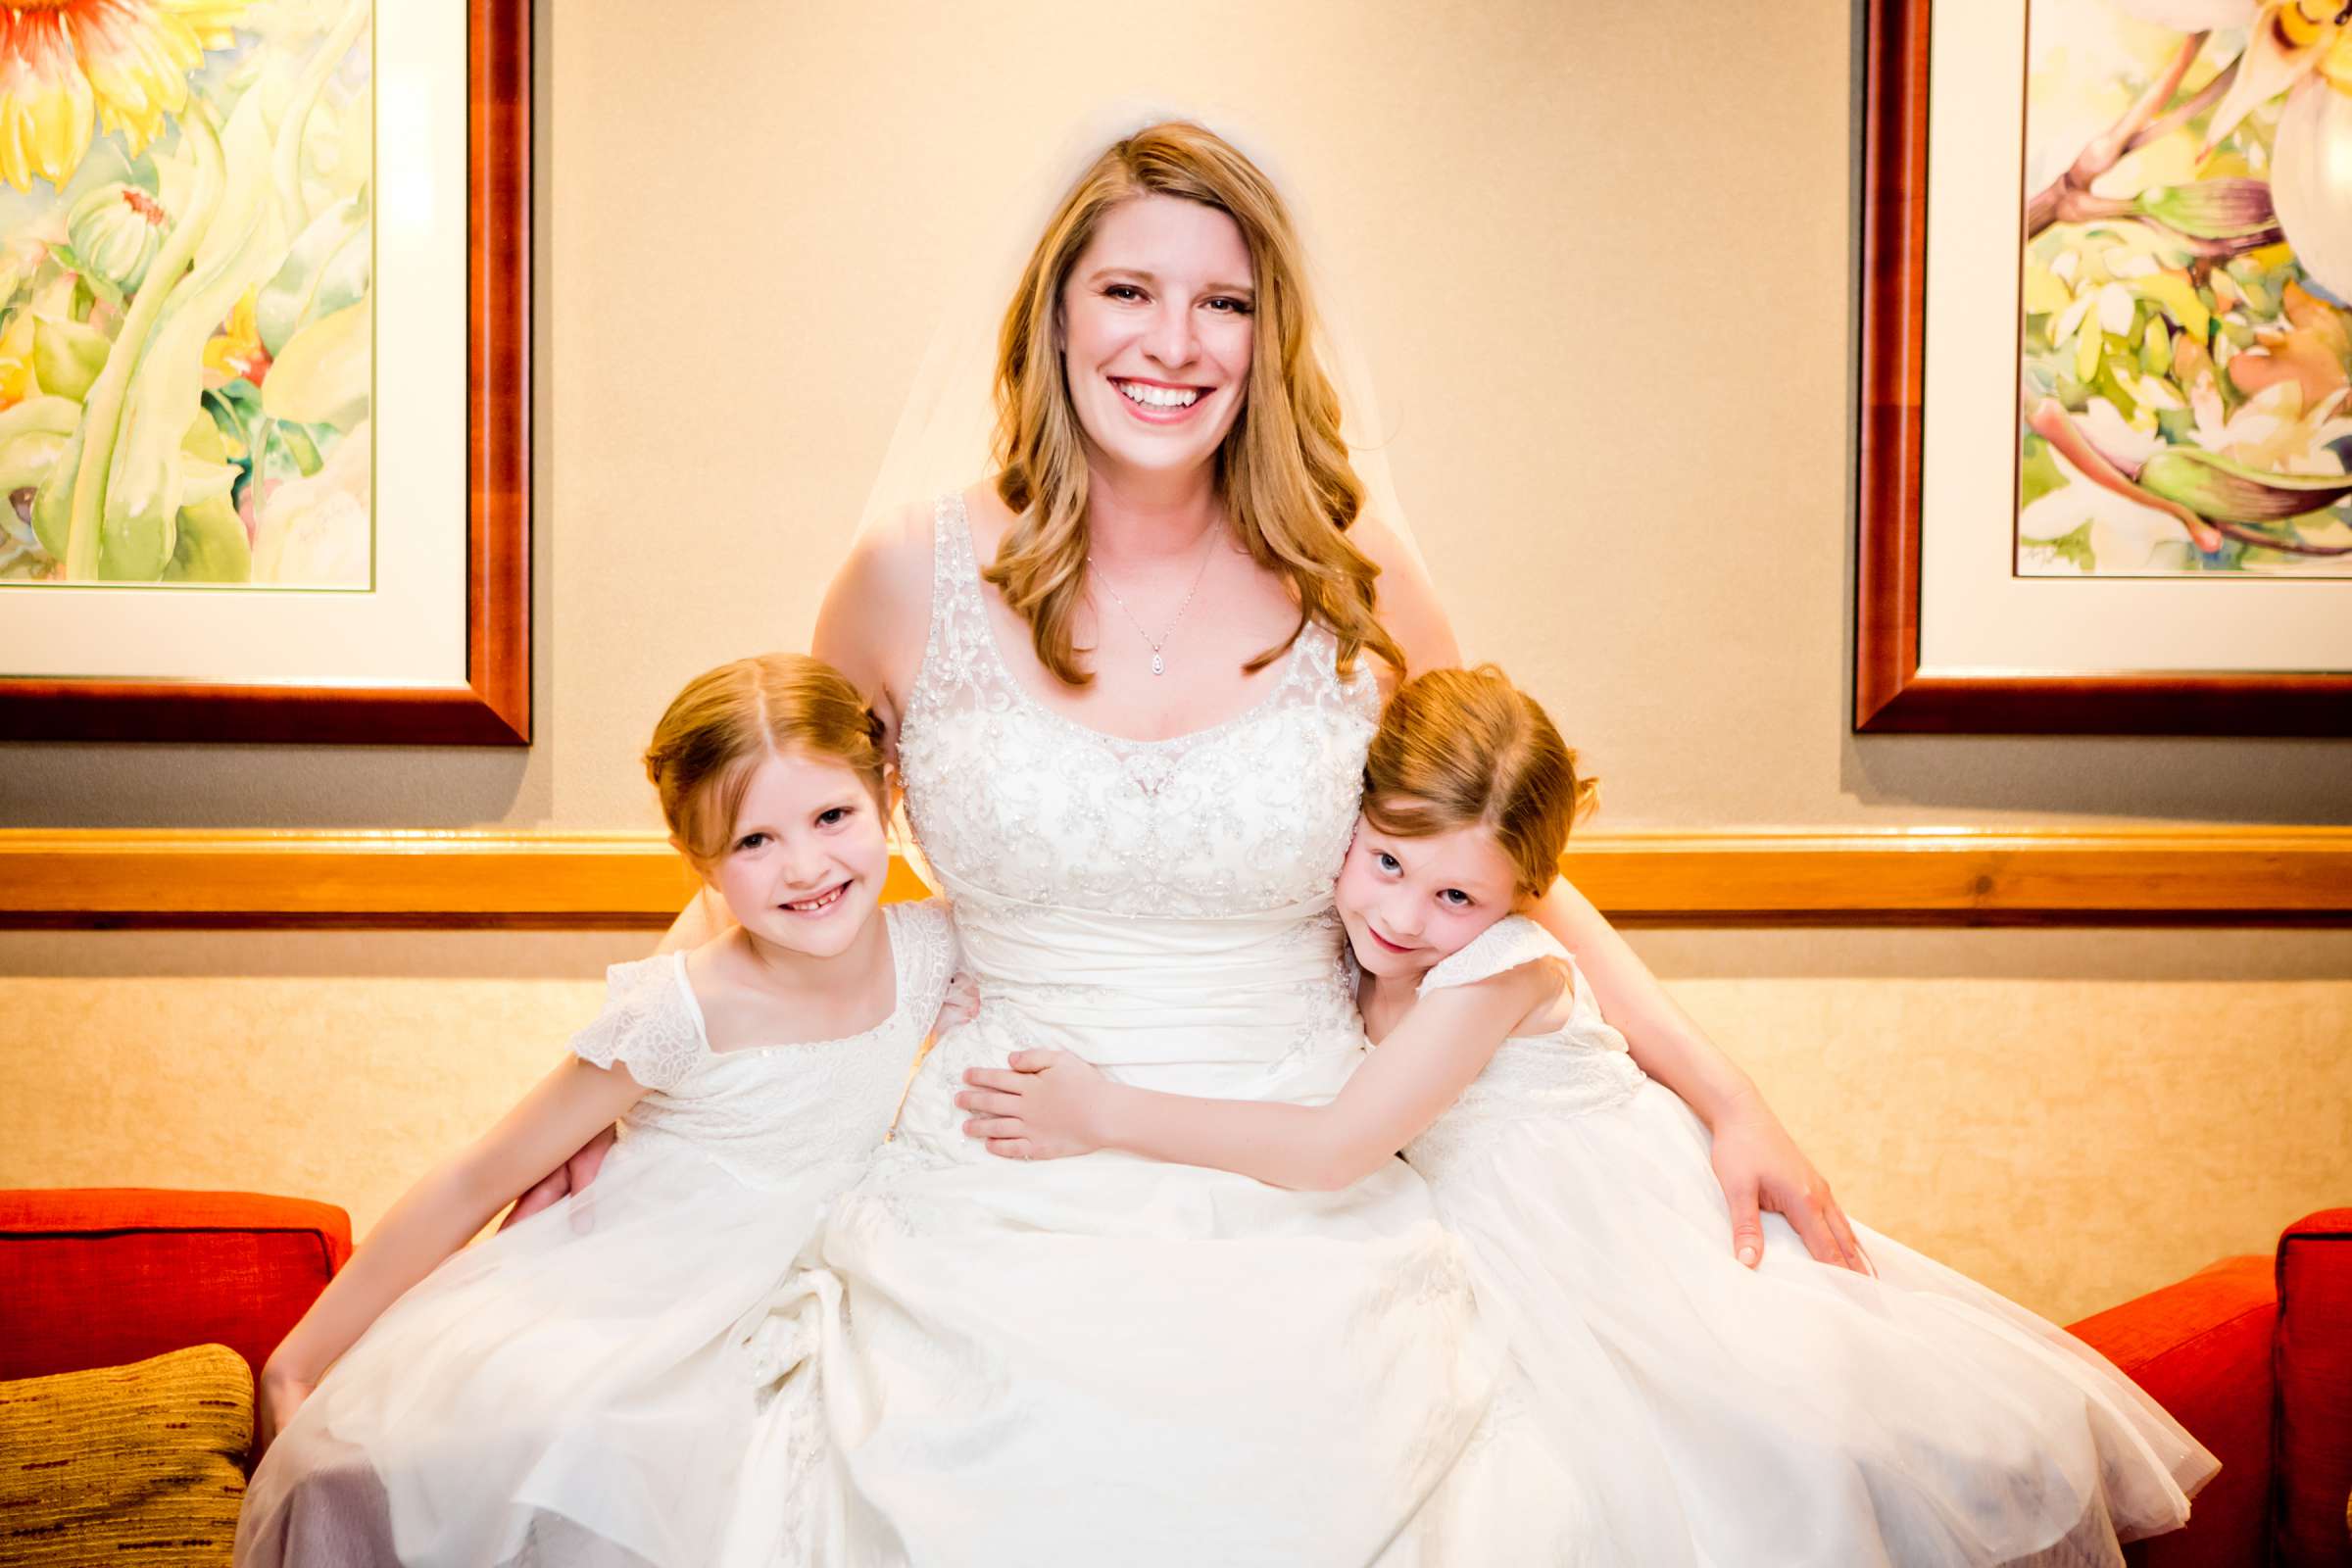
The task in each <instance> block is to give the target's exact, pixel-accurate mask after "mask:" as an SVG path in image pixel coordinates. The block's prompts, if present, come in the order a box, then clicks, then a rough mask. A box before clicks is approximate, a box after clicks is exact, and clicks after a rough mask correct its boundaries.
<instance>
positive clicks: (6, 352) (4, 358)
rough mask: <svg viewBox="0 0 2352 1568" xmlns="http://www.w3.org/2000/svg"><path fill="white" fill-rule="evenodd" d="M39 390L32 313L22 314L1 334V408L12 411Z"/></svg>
mask: <svg viewBox="0 0 2352 1568" xmlns="http://www.w3.org/2000/svg"><path fill="white" fill-rule="evenodd" d="M40 389H41V384H40V381H39V380H38V379H37V378H36V377H35V376H34V375H33V372H32V313H31V312H30V311H19V312H18V313H17V314H16V318H15V319H13V320H11V321H10V322H9V323H8V330H7V331H5V332H0V409H13V408H15V407H16V406H17V405H18V404H20V403H22V402H24V401H25V399H26V398H28V397H31V396H32V395H33V394H34V393H35V392H38V391H39V390H40Z"/></svg>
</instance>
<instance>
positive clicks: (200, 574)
mask: <svg viewBox="0 0 2352 1568" xmlns="http://www.w3.org/2000/svg"><path fill="white" fill-rule="evenodd" d="M252 577H253V546H252V544H251V542H250V541H248V540H247V539H246V537H245V519H244V518H242V517H240V516H238V515H237V509H236V508H235V507H232V506H230V505H229V503H228V498H227V497H225V496H215V497H213V498H212V499H210V500H207V501H202V502H198V503H195V504H194V505H191V506H185V507H182V508H180V509H179V537H178V540H177V541H176V542H175V543H174V544H173V546H172V561H171V564H169V565H167V566H165V567H164V572H163V580H164V581H166V582H247V581H250V580H251V579H252Z"/></svg>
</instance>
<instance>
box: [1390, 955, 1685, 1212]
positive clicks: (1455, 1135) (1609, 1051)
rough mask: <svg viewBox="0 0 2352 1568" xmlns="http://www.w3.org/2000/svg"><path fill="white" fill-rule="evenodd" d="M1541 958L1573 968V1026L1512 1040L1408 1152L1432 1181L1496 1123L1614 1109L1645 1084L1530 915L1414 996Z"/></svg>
mask: <svg viewBox="0 0 2352 1568" xmlns="http://www.w3.org/2000/svg"><path fill="white" fill-rule="evenodd" d="M1544 957H1554V958H1559V959H1562V960H1563V961H1565V962H1566V963H1567V964H1568V966H1569V973H1570V975H1571V977H1572V979H1573V981H1574V984H1575V992H1574V995H1573V996H1572V997H1571V998H1570V1000H1569V1013H1568V1020H1567V1022H1565V1023H1563V1024H1562V1025H1561V1026H1560V1027H1559V1028H1557V1029H1555V1030H1552V1031H1551V1032H1550V1033H1548V1034H1542V1035H1524V1036H1514V1037H1512V1038H1511V1039H1508V1040H1505V1041H1504V1042H1503V1043H1502V1046H1501V1048H1500V1049H1499V1050H1497V1051H1496V1052H1495V1056H1494V1059H1493V1060H1491V1061H1489V1062H1488V1063H1487V1067H1486V1070H1485V1071H1484V1072H1482V1073H1480V1074H1479V1075H1478V1076H1477V1077H1476V1078H1475V1079H1473V1080H1471V1083H1470V1087H1469V1088H1467V1089H1465V1090H1463V1091H1462V1098H1461V1099H1459V1100H1457V1101H1455V1102H1454V1103H1453V1105H1452V1107H1451V1108H1450V1109H1448V1110H1447V1111H1446V1113H1445V1114H1444V1115H1442V1116H1440V1117H1439V1118H1438V1119H1437V1121H1436V1122H1434V1123H1432V1124H1431V1125H1430V1127H1429V1128H1428V1130H1427V1131H1425V1132H1423V1133H1422V1134H1421V1136H1420V1137H1419V1138H1416V1139H1414V1140H1413V1142H1412V1143H1411V1144H1410V1145H1408V1146H1407V1147H1406V1149H1405V1151H1404V1157H1405V1158H1406V1159H1408V1160H1410V1161H1411V1162H1412V1164H1413V1167H1414V1168H1415V1169H1416V1170H1419V1171H1420V1172H1421V1174H1422V1175H1423V1176H1425V1177H1427V1178H1429V1180H1430V1181H1431V1182H1433V1183H1435V1182H1438V1181H1441V1180H1443V1179H1444V1177H1445V1175H1446V1173H1447V1171H1448V1170H1449V1169H1450V1168H1451V1167H1452V1165H1453V1162H1454V1161H1456V1160H1458V1159H1459V1158H1460V1157H1461V1156H1462V1155H1464V1154H1466V1153H1472V1152H1475V1151H1477V1150H1478V1149H1479V1148H1480V1147H1482V1146H1484V1145H1487V1144H1488V1143H1490V1142H1491V1140H1490V1139H1488V1137H1487V1136H1486V1135H1487V1132H1488V1130H1489V1129H1490V1128H1492V1127H1493V1126H1494V1124H1495V1123H1496V1122H1498V1121H1519V1120H1526V1119H1529V1118H1538V1117H1559V1116H1574V1115H1578V1114H1581V1113H1582V1112H1584V1111H1588V1110H1593V1109H1596V1108H1598V1107H1600V1106H1603V1105H1612V1104H1615V1103H1618V1102H1619V1101H1621V1100H1623V1099H1625V1098H1626V1097H1627V1096H1628V1095H1631V1094H1632V1093H1633V1092H1634V1091H1635V1090H1637V1089H1639V1088H1641V1087H1642V1083H1643V1082H1645V1081H1646V1080H1645V1079H1644V1078H1643V1076H1642V1069H1641V1068H1639V1067H1637V1066H1635V1065H1634V1059H1633V1057H1632V1055H1630V1054H1628V1053H1627V1051H1626V1045H1625V1036H1623V1035H1621V1034H1619V1033H1618V1032H1617V1031H1616V1030H1615V1029H1614V1028H1612V1027H1611V1026H1610V1025H1609V1024H1608V1023H1607V1021H1606V1020H1604V1019H1603V1018H1602V1017H1601V1015H1600V1005H1599V1003H1597V1002H1596V1001H1594V1000H1593V988H1592V987H1591V986H1590V985H1588V984H1587V983H1586V981H1585V976H1584V971H1582V970H1581V969H1578V968H1577V967H1576V960H1575V959H1574V958H1572V957H1570V956H1569V955H1568V950H1567V949H1566V948H1563V947H1561V946H1560V944H1559V943H1558V942H1557V941H1556V940H1554V939H1553V937H1552V935H1551V933H1550V932H1548V931H1546V930H1544V928H1543V927H1542V926H1540V925H1538V924H1537V923H1536V922H1535V921H1533V920H1530V919H1528V918H1527V917H1526V916H1525V915H1518V914H1506V915H1504V916H1503V917H1502V918H1501V919H1499V920H1497V921H1495V923H1494V924H1493V925H1491V926H1489V927H1488V928H1487V929H1486V930H1484V931H1482V932H1480V933H1479V935H1478V936H1477V937H1476V938H1474V939H1473V940H1472V941H1471V942H1470V944H1469V945H1468V946H1467V947H1465V948H1463V949H1462V950H1461V951H1460V952H1459V953H1455V954H1453V955H1451V956H1448V957H1446V958H1444V959H1441V960H1440V961H1439V962H1438V963H1437V964H1436V965H1435V966H1434V967H1433V968H1431V970H1430V971H1429V973H1427V974H1425V975H1423V976H1422V977H1421V984H1420V986H1419V987H1418V989H1417V991H1416V993H1415V994H1416V995H1418V996H1427V995H1429V993H1431V992H1432V991H1439V990H1443V989H1445V988H1446V987H1447V986H1466V985H1474V984H1476V983H1477V982H1478V981H1481V980H1485V979H1487V978H1489V977H1490V976H1493V975H1498V974H1501V973H1502V972H1503V971H1504V970H1506V969H1515V968H1517V967H1518V966H1519V965H1520V964H1523V963H1528V962H1531V961H1533V960H1534V959H1537V958H1544Z"/></svg>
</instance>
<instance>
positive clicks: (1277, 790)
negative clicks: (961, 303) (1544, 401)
mask: <svg viewBox="0 0 2352 1568" xmlns="http://www.w3.org/2000/svg"><path fill="white" fill-rule="evenodd" d="M936 520H937V540H938V543H937V548H936V551H935V553H934V575H933V584H932V604H931V628H930V635H929V639H928V642H927V644H926V647H925V649H924V654H923V663H922V668H921V671H920V672H919V673H918V675H917V676H916V678H915V681H914V685H913V689H912V690H911V691H910V692H909V693H908V694H907V702H906V706H905V709H904V711H903V712H902V714H901V718H900V725H899V770H900V774H901V776H902V777H903V778H904V779H905V781H906V786H907V815H908V817H909V819H910V820H911V821H912V823H913V825H914V832H915V837H916V840H917V841H918V842H919V844H920V845H921V847H922V851H923V854H924V856H925V858H927V859H928V861H929V862H930V865H931V869H932V874H933V876H934V877H935V879H936V880H937V882H938V884H939V885H940V886H941V887H942V888H943V889H944V890H945V891H946V892H947V893H949V894H950V895H951V897H952V898H953V900H954V904H955V911H956V936H957V945H958V952H959V954H960V956H961V961H962V963H963V966H964V968H965V969H966V970H967V971H968V972H969V973H970V974H971V975H972V977H973V979H974V980H975V982H976V983H977V986H978V991H979V999H980V1005H979V1011H978V1015H977V1016H976V1017H975V1019H974V1020H973V1022H972V1023H971V1024H970V1025H969V1026H968V1027H966V1028H963V1029H958V1030H954V1031H951V1032H950V1033H949V1034H948V1035H947V1036H945V1037H944V1038H943V1039H942V1040H941V1042H940V1049H938V1050H936V1051H934V1052H933V1053H932V1054H931V1056H930V1058H929V1059H928V1060H927V1061H926V1064H925V1066H924V1069H923V1073H922V1075H921V1077H920V1078H918V1080H917V1082H916V1088H915V1091H914V1093H913V1094H912V1095H911V1096H910V1097H909V1099H908V1101H907V1115H906V1118H905V1119H904V1120H903V1121H902V1123H901V1134H902V1136H901V1138H900V1143H901V1144H902V1145H912V1146H914V1147H916V1148H919V1149H926V1150H929V1151H930V1152H932V1153H934V1154H936V1155H938V1156H939V1157H946V1158H959V1157H966V1156H968V1155H969V1153H970V1152H971V1140H969V1139H967V1138H964V1137H963V1136H962V1135H961V1133H960V1131H959V1128H960V1120H961V1113H960V1112H958V1111H956V1109H955V1106H954V1103H953V1101H952V1099H951V1096H952V1095H953V1092H954V1089H955V1088H956V1086H957V1084H956V1077H955V1075H956V1073H958V1072H960V1071H961V1069H962V1068H963V1067H965V1066H973V1065H1000V1064H1002V1062H1003V1061H1004V1059H1005V1056H1006V1055H1007V1054H1010V1053H1011V1052H1012V1051H1014V1050H1017V1049H1020V1048H1021V1047H1024V1046H1052V1047H1058V1048H1060V1049H1062V1050H1066V1051H1072V1052H1076V1053H1077V1054H1080V1055H1083V1056H1085V1057H1086V1058H1087V1059H1089V1060H1090V1061H1093V1062H1095V1063H1096V1064H1097V1065H1099V1066H1102V1067H1103V1068H1104V1069H1106V1070H1108V1071H1110V1072H1112V1073H1113V1074H1114V1075H1115V1076H1118V1077H1121V1078H1123V1079H1126V1080H1127V1081H1129V1082H1134V1083H1140V1084H1144V1085H1146V1086H1149V1087H1152V1088H1160V1089H1169V1090H1173V1091H1176V1092H1179V1093H1185V1094H1201V1095H1222V1096H1240V1097H1243V1098H1250V1099H1261V1098H1267V1099H1288V1100H1312V1099H1321V1098H1326V1097H1328V1096H1330V1095H1332V1094H1334V1093H1336V1092H1337V1091H1338V1089H1339V1086H1340V1085H1341V1084H1342V1083H1344V1082H1345V1081H1346V1078H1347V1073H1348V1069H1349V1067H1350V1066H1351V1065H1352V1063H1353V1061H1354V1059H1355V1058H1356V1056H1357V1054H1359V1052H1360V1049H1361V1045H1362V1040H1363V1034H1362V1030H1361V1027H1360V1026H1359V1025H1358V1023H1357V1021H1356V1018H1355V1014H1354V1010H1353V1008H1352V1006H1351V1005H1350V999H1349V997H1348V991H1347V983H1346V977H1345V975H1344V973H1343V972H1342V969H1341V966H1340V961H1339V954H1340V947H1341V934H1340V930H1339V921H1338V917H1337V916H1336V915H1334V914H1333V913H1332V911H1331V889H1332V883H1333V880H1334V878H1336V877H1337V876H1338V874H1339V868H1340V862H1341V860H1342V859H1343V858H1345V857H1346V855H1347V852H1348V835H1349V834H1350V833H1351V832H1352V831H1353V830H1354V826H1355V812H1356V801H1357V796H1358V794H1359V793H1360V792H1361V789H1362V781H1363V766H1364V749H1365V747H1366V746H1367V745H1369V744H1370V742H1371V738H1372V726H1373V715H1374V712H1375V711H1376V710H1377V707H1378V692H1377V687H1376V684H1375V682H1374V679H1373V677H1372V674H1371V672H1370V671H1369V670H1367V669H1364V668H1361V667H1359V668H1358V669H1357V670H1356V671H1355V672H1354V673H1353V674H1352V675H1351V676H1350V677H1349V678H1347V679H1342V678H1341V676H1340V675H1339V673H1338V670H1337V667H1336V657H1335V649H1334V644H1333V641H1332V639H1331V637H1330V635H1329V634H1328V633H1326V632H1324V631H1323V630H1322V629H1320V628H1318V627H1312V626H1310V627H1308V628H1307V629H1306V630H1305V631H1304V632H1303V633H1302V634H1301V635H1300V636H1299V640H1298V643H1297V645H1296V646H1295V647H1294V648H1293V649H1292V651H1291V652H1290V654H1289V655H1287V656H1286V657H1285V658H1284V660H1283V662H1282V665H1281V668H1280V669H1279V671H1277V672H1276V674H1275V676H1274V678H1273V681H1272V684H1271V686H1270V688H1269V689H1268V690H1267V691H1266V692H1265V694H1264V695H1263V696H1262V697H1261V698H1260V699H1259V700H1258V701H1257V702H1255V703H1253V704H1251V705H1250V707H1249V708H1248V709H1246V710H1244V711H1242V712H1240V713H1238V714H1236V715H1235V716H1234V717H1232V718H1230V719H1227V720H1226V721H1225V722H1223V723H1221V724H1217V725H1214V726H1212V727H1210V728H1208V729H1204V730H1200V731H1197V732H1195V733H1193V734H1190V735H1182V736H1178V737H1176V738H1175V739H1173V740H1167V741H1156V742H1154V741H1132V740H1122V739H1119V738H1117V737H1115V736H1110V735H1104V734H1102V733H1099V732H1098V731H1096V730H1093V729H1091V728H1088V727H1087V726H1085V725H1083V724H1080V723H1077V722H1076V721H1074V720H1072V719H1069V718H1067V717H1064V716H1063V715H1061V714H1059V713H1056V712H1054V711H1052V710H1051V709H1049V708H1047V707H1046V706H1045V705H1043V704H1042V703H1040V702H1039V701H1038V700H1037V698H1036V697H1034V696H1033V695H1031V694H1030V692H1029V691H1028V690H1027V689H1026V688H1024V687H1023V686H1022V685H1021V684H1020V682H1019V680H1018V679H1017V678H1016V677H1015V675H1014V674H1013V672H1012V670H1011V668H1010V667H1009V666H1008V665H1007V664H1006V662H1005V658H1004V656H1003V654H1002V653H1001V652H1000V650H999V648H998V645H997V642H996V638H995V633H994V630H993V628H992V627H991V626H990V624H989V619H988V606H987V604H986V602H985V600H984V598H983V595H982V584H981V581H980V576H979V570H978V566H977V564H976V562H975V560H974V553H973V548H972V537H971V527H970V524H969V521H968V520H967V519H966V517H965V515H964V509H963V504H962V501H961V499H960V498H957V497H949V498H947V499H946V500H944V501H942V502H941V503H940V506H939V510H938V514H937V519H936Z"/></svg>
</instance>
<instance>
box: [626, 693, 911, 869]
mask: <svg viewBox="0 0 2352 1568" xmlns="http://www.w3.org/2000/svg"><path fill="white" fill-rule="evenodd" d="M790 752H798V753H800V754H802V755H804V756H808V757H818V758H823V759H824V760H827V761H831V762H839V763H840V764H841V765H842V766H844V767H846V768H848V769H850V770H851V771H852V772H854V773H856V774H857V775H858V777H859V778H860V779H862V780H863V781H864V783H865V787H866V789H867V791H868V792H870V793H871V794H872V795H873V798H874V806H875V808H876V809H878V810H881V811H882V812H884V813H885V814H887V813H888V811H889V809H890V799H889V794H888V785H887V781H886V768H885V763H884V760H883V756H882V720H881V719H880V718H879V717H877V716H876V715H875V713H874V711H873V709H872V708H871V707H869V706H868V705H867V703H866V701H865V699H864V698H863V697H861V696H859V695H858V688H857V686H856V685H854V684H853V683H852V682H851V680H850V678H849V677H848V676H847V675H844V674H843V673H842V672H841V671H840V670H838V669H835V668H834V667H833V666H832V665H831V664H828V663H826V662H824V661H823V660H821V659H811V658H809V656H808V655H806V654H761V655H760V656H759V657H758V658H755V659H738V660H736V661H735V662H732V663H728V664H721V665H719V666H718V667H717V668H716V669H712V670H707V671H705V672H704V673H702V674H700V675H697V676H695V677H694V679H692V680H690V681H688V682H687V683H686V689H685V690H684V691H681V692H679V693H678V695H677V696H675V697H673V698H671V699H670V703H669V708H668V710H667V711H665V712H663V713H662V722H660V723H659V724H656V725H655V726H654V740H653V744H652V745H651V746H648V747H647V748H646V749H645V776H646V777H647V778H649V779H651V780H653V782H654V788H655V789H656V790H658V791H659V792H660V793H661V796H662V817H663V818H664V819H665V820H666V821H667V822H668V823H669V831H670V833H671V834H672V835H673V836H674V837H675V838H676V839H677V841H678V844H679V847H680V848H682V849H683V850H684V851H685V852H686V856H687V858H689V859H691V860H693V861H695V862H696V863H697V864H706V863H708V862H710V861H711V860H714V859H716V858H718V857H719V856H720V855H722V854H724V853H725V851H726V847H727V840H728V838H729V837H730V836H731V835H732V833H733V831H734V827H735V813H736V811H737V810H738V809H740V808H741V807H742V805H743V792H744V791H745V790H746V789H748V788H749V787H750V786H751V781H752V772H753V770H754V769H755V768H757V767H758V766H759V765H760V761H761V760H763V759H765V758H769V757H777V756H782V755H784V754H786V753H790Z"/></svg>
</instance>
